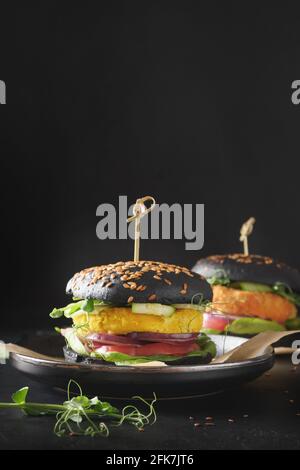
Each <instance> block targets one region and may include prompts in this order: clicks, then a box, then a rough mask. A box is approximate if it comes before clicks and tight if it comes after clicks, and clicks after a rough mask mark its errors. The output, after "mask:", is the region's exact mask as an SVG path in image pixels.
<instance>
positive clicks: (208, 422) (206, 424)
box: [204, 421, 215, 426]
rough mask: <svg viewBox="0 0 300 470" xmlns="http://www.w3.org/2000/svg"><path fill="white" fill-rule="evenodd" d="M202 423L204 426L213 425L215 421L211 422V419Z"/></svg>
mask: <svg viewBox="0 0 300 470" xmlns="http://www.w3.org/2000/svg"><path fill="white" fill-rule="evenodd" d="M204 424H205V426H215V423H213V422H212V421H207V422H206V423H204Z"/></svg>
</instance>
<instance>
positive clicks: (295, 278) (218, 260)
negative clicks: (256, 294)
mask: <svg viewBox="0 0 300 470" xmlns="http://www.w3.org/2000/svg"><path fill="white" fill-rule="evenodd" d="M192 271H194V272H196V273H198V274H201V275H202V276H204V277H205V278H209V277H212V276H214V275H215V274H216V273H217V272H220V274H221V273H222V272H224V273H225V274H226V276H227V277H229V279H230V280H231V281H244V282H247V281H248V282H257V283H259V284H268V285H274V284H275V283H276V282H283V283H284V284H287V285H288V286H289V287H290V288H291V289H293V290H294V291H296V292H300V272H299V271H298V270H297V269H294V268H291V267H290V266H287V265H286V264H284V263H281V262H279V261H276V260H274V259H272V258H269V257H267V256H259V255H243V254H231V255H215V256H209V257H208V258H203V259H200V260H199V261H198V262H197V263H196V264H195V266H194V267H193V269H192Z"/></svg>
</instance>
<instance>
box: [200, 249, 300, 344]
mask: <svg viewBox="0 0 300 470" xmlns="http://www.w3.org/2000/svg"><path fill="white" fill-rule="evenodd" d="M193 272H195V273H198V274H201V275H202V276H204V277H205V278H206V279H207V281H208V282H209V283H210V284H211V286H212V289H213V307H214V308H215V310H213V311H211V312H210V313H205V314H204V320H203V331H206V332H210V333H212V332H214V333H217V332H223V331H224V330H225V331H227V332H230V333H232V334H237V335H254V334H257V333H261V332H263V331H267V330H274V331H281V330H285V329H291V330H293V329H297V328H299V327H300V319H299V317H297V313H298V309H297V307H299V306H300V295H299V292H300V272H299V271H298V270H297V269H294V268H291V267H290V266H287V265H286V264H284V263H282V262H279V261H276V260H274V259H272V258H270V257H267V256H259V255H243V254H228V255H215V256H209V257H207V258H203V259H200V260H199V261H198V262H197V263H196V264H195V266H194V267H193ZM220 313H223V315H222V314H220Z"/></svg>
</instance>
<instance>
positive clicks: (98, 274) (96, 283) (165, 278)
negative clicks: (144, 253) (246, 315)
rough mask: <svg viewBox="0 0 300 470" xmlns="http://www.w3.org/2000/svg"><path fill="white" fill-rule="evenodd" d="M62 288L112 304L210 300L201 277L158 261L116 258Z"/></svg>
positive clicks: (82, 273)
mask: <svg viewBox="0 0 300 470" xmlns="http://www.w3.org/2000/svg"><path fill="white" fill-rule="evenodd" d="M66 291H67V293H68V294H72V295H73V297H76V298H79V299H85V298H91V299H97V300H103V301H104V302H109V303H112V304H113V305H116V306H124V305H128V304H129V303H131V302H138V303H151V302H152V303H160V304H179V303H180V304H185V303H191V302H192V299H193V297H194V296H196V295H198V296H199V297H200V298H202V299H203V300H211V299H212V290H211V287H210V285H209V284H208V282H207V281H206V280H205V279H204V278H203V277H202V276H200V275H199V274H196V273H192V272H191V271H190V270H189V269H188V268H183V267H180V266H175V265H174V264H166V263H160V262H158V261H139V262H137V263H135V262H134V261H126V262H122V261H120V262H119V263H115V264H108V265H103V266H95V267H93V268H87V269H84V270H83V271H80V272H79V273H77V274H75V275H74V276H73V277H72V279H70V281H69V282H68V285H67V289H66ZM199 297H198V298H195V303H196V302H197V301H199Z"/></svg>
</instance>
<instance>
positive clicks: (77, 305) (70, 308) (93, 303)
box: [49, 299, 108, 318]
mask: <svg viewBox="0 0 300 470" xmlns="http://www.w3.org/2000/svg"><path fill="white" fill-rule="evenodd" d="M99 306H103V307H108V304H106V303H105V302H103V301H102V300H95V299H83V300H79V301H77V302H72V303H70V304H68V305H66V306H65V307H60V308H54V309H53V310H52V312H51V313H50V314H49V315H50V317H51V318H59V317H62V316H65V317H66V318H70V317H72V315H73V314H74V313H75V312H78V310H83V311H84V312H87V313H90V312H93V311H94V310H95V307H99Z"/></svg>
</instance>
